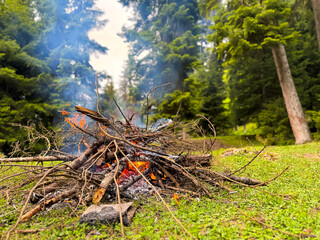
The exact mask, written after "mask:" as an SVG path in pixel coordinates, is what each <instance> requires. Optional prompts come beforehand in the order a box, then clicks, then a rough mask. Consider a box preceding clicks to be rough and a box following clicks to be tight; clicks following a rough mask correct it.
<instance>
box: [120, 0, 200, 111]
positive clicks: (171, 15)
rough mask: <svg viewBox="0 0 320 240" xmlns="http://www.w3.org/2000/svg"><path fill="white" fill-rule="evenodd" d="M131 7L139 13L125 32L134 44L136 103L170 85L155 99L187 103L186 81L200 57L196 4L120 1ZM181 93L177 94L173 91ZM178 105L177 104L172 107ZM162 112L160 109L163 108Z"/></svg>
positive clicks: (188, 1)
mask: <svg viewBox="0 0 320 240" xmlns="http://www.w3.org/2000/svg"><path fill="white" fill-rule="evenodd" d="M121 2H122V3H123V4H124V5H131V6H133V7H134V8H135V10H136V11H135V12H136V16H135V17H136V25H135V27H134V28H133V29H126V32H125V34H124V36H125V37H126V38H127V40H128V41H130V42H132V43H133V45H132V49H131V55H130V57H131V60H132V61H131V68H130V69H131V73H130V74H129V75H130V76H131V77H132V78H131V81H132V85H133V86H134V87H135V88H136V91H134V92H135V94H136V99H137V100H142V99H144V98H145V96H146V93H148V92H149V91H150V90H151V89H152V88H154V87H156V86H159V85H162V84H165V83H167V82H171V85H170V86H167V87H165V88H161V89H158V90H157V91H156V92H155V93H154V96H155V98H156V99H158V100H160V102H161V98H163V97H164V95H165V94H166V93H168V92H169V93H172V94H173V95H172V96H169V95H167V96H166V100H165V101H170V100H169V99H175V98H179V99H185V100H186V98H185V97H182V95H185V94H189V95H190V96H191V95H192V94H191V93H185V92H186V89H185V86H186V85H188V84H185V83H184V81H185V79H187V78H188V74H189V73H191V72H192V71H193V69H192V68H193V67H194V66H195V65H196V62H197V57H198V54H199V50H200V48H199V46H198V42H199V39H200V35H199V33H200V32H201V30H200V28H199V26H198V25H197V21H198V20H199V10H198V5H197V1H194V0H181V1H164V0H162V1H144V0H141V1H124V0H123V1H121ZM176 90H177V91H179V92H175V93H173V92H174V91H176ZM173 105H176V104H173ZM160 109H161V107H160Z"/></svg>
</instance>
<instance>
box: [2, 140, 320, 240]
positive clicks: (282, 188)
mask: <svg viewBox="0 0 320 240" xmlns="http://www.w3.org/2000/svg"><path fill="white" fill-rule="evenodd" d="M260 148H261V146H256V150H259V149H260ZM224 151H225V150H224V149H222V150H219V151H215V152H213V154H214V156H215V160H214V162H215V165H214V166H213V168H214V169H216V170H217V171H225V169H226V168H231V169H237V168H239V167H241V166H243V165H244V164H246V163H247V162H248V161H249V160H250V159H251V158H252V157H253V156H254V153H253V151H254V148H253V147H246V151H243V152H241V153H238V154H235V155H232V156H228V157H221V154H222V153H223V152H224ZM218 162H219V163H220V164H218ZM288 165H290V168H289V169H288V170H287V171H286V172H285V173H284V174H283V175H282V176H281V177H280V178H278V179H277V180H275V181H273V182H271V183H270V184H269V185H268V186H264V187H260V189H262V190H264V191H268V192H271V193H273V194H287V195H291V197H288V196H287V197H281V196H277V195H271V194H268V193H265V192H262V191H258V190H255V189H252V188H243V187H235V186H234V185H230V184H228V185H229V187H231V188H233V189H234V190H235V191H234V193H232V194H229V193H228V192H226V191H223V190H220V191H217V192H216V194H215V195H214V198H213V199H207V198H205V197H203V198H201V199H197V198H192V197H190V196H187V195H183V194H179V193H178V195H179V204H176V203H175V201H174V200H173V199H172V198H171V197H170V196H169V197H167V202H168V203H169V205H170V206H171V208H172V210H173V212H174V214H175V215H176V216H177V217H178V218H179V219H180V221H181V222H182V223H183V224H184V226H185V227H186V228H187V229H188V230H189V231H190V233H191V234H192V235H193V236H195V237H196V238H199V239H295V238H294V237H291V236H288V235H285V234H283V233H281V232H279V231H277V230H273V231H271V230H270V229H268V228H265V227H263V226H261V225H260V224H258V223H257V222H255V221H251V220H250V219H249V218H248V217H246V216H244V215H243V214H242V213H240V212H239V211H238V210H237V207H236V205H237V206H239V208H240V209H241V211H243V212H244V213H246V214H247V215H249V216H251V217H255V218H257V219H259V220H260V221H263V222H264V223H265V224H268V225H272V226H273V227H275V228H278V229H281V230H283V231H288V232H291V233H292V234H296V235H299V234H300V233H305V234H306V231H307V229H309V230H308V231H310V234H311V235H315V236H317V237H318V238H320V144H319V142H313V143H309V144H305V145H292V146H270V147H268V148H267V149H266V150H265V151H264V152H263V153H262V154H261V156H259V157H258V158H257V159H256V160H255V161H254V162H253V163H252V164H250V165H249V166H248V167H247V169H246V171H244V172H243V173H242V174H241V176H247V177H252V178H257V179H260V180H263V181H265V180H268V179H270V178H272V177H274V176H276V175H277V174H278V173H279V172H281V171H282V170H283V169H284V168H285V167H286V166H288ZM136 204H137V205H139V206H140V208H139V209H138V211H137V213H136V215H135V217H134V220H133V223H132V224H131V226H129V227H125V235H126V237H125V239H188V237H187V236H185V235H184V233H183V232H182V230H181V229H180V227H179V226H178V224H177V223H176V222H175V221H174V220H173V219H172V217H171V215H170V213H169V212H168V211H166V209H165V207H164V206H163V205H162V204H161V203H160V202H159V201H156V199H155V198H149V199H144V200H140V201H137V202H136ZM0 206H1V214H3V213H6V212H7V211H5V210H3V209H5V208H7V209H8V210H11V211H12V210H14V209H13V207H9V206H6V200H5V199H1V200H0ZM83 210H84V209H82V210H80V211H79V212H78V213H77V214H80V213H81V212H82V211H83ZM17 215H18V214H17V213H16V212H13V213H11V214H7V215H5V216H3V215H2V216H0V236H1V235H3V234H5V232H6V231H7V230H8V228H9V227H10V226H12V224H14V222H15V220H16V218H17ZM78 220H79V217H78V216H76V215H75V213H72V211H70V209H61V210H55V211H49V212H45V213H42V214H40V215H38V216H36V217H34V218H33V219H32V221H30V222H28V223H23V224H21V225H19V227H18V229H30V228H31V229H45V231H42V232H40V233H37V234H33V235H21V234H20V235H18V236H17V238H18V239H85V238H86V237H87V239H121V233H120V225H119V224H117V225H116V226H94V227H91V226H86V225H80V224H78ZM15 237H16V236H15V234H13V235H12V239H14V238H15Z"/></svg>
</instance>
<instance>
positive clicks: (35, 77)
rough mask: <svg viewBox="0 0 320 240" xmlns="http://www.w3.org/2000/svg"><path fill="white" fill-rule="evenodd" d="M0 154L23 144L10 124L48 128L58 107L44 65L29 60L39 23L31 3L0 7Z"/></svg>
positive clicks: (9, 3)
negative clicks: (19, 142)
mask: <svg viewBox="0 0 320 240" xmlns="http://www.w3.org/2000/svg"><path fill="white" fill-rule="evenodd" d="M0 7H1V8H0V9H1V10H0V29H1V32H0V151H2V152H5V153H8V152H10V150H11V144H12V143H13V142H15V141H17V140H20V141H24V140H26V134H25V132H24V131H23V130H22V129H20V128H18V127H16V126H14V125H13V124H21V125H27V124H37V123H39V122H42V123H43V124H44V125H45V126H47V127H48V126H50V123H51V122H52V119H53V114H54V111H55V110H57V108H58V103H57V102H56V99H55V98H54V96H52V95H51V90H52V88H51V85H52V83H53V78H52V77H51V75H50V74H49V72H50V70H49V67H48V66H47V64H46V63H45V61H42V60H40V59H38V58H36V57H34V56H33V51H32V49H33V46H34V45H36V42H37V41H38V40H39V39H38V35H39V33H40V31H41V27H42V22H41V21H39V20H36V17H37V16H36V12H35V8H34V5H33V3H30V2H28V1H2V2H1V3H0Z"/></svg>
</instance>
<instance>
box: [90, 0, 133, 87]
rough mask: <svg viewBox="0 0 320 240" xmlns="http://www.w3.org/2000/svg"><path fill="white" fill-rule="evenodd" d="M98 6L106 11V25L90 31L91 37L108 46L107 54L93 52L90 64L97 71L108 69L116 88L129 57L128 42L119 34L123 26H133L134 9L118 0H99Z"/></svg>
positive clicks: (104, 17)
mask: <svg viewBox="0 0 320 240" xmlns="http://www.w3.org/2000/svg"><path fill="white" fill-rule="evenodd" d="M96 4H97V7H98V8H99V9H100V10H102V11H103V12H104V15H103V16H102V19H107V20H108V22H107V24H106V26H105V27H103V28H101V29H94V30H92V31H90V32H89V37H90V38H91V39H94V40H96V41H97V42H98V43H100V44H101V45H103V46H105V47H107V48H108V52H107V54H106V55H102V54H92V55H91V56H90V64H91V65H92V66H93V68H94V70H96V71H106V73H107V74H108V75H110V76H111V77H112V79H113V83H114V85H115V88H117V87H118V86H119V81H120V77H121V73H122V71H123V67H124V64H125V61H126V60H127V58H128V50H129V49H128V44H127V43H125V42H124V39H122V38H121V37H119V36H118V35H117V34H118V33H121V29H122V27H123V26H131V25H132V22H130V21H129V18H130V17H131V16H132V15H133V13H132V10H131V9H128V8H124V7H122V5H121V4H120V3H118V0H97V1H96Z"/></svg>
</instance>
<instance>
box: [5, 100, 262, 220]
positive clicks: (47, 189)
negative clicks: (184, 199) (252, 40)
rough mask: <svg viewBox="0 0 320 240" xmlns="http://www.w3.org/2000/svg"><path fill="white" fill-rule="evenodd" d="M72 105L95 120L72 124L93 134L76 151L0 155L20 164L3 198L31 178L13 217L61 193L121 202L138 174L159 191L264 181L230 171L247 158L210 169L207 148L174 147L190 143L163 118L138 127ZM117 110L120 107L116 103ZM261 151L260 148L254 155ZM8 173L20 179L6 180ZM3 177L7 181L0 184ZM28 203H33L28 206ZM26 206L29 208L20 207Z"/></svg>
mask: <svg viewBox="0 0 320 240" xmlns="http://www.w3.org/2000/svg"><path fill="white" fill-rule="evenodd" d="M75 110H76V111H77V112H79V113H82V114H84V115H86V116H88V117H89V118H91V119H92V120H93V121H92V123H91V125H94V124H95V125H96V128H95V131H92V130H88V128H81V127H79V126H77V125H76V124H75V125H74V127H75V128H76V129H78V130H79V131H81V132H82V133H83V134H84V135H86V136H89V137H90V138H91V139H93V141H92V143H91V144H90V145H88V144H87V146H88V148H87V149H86V150H85V151H84V152H83V153H82V154H80V155H79V156H73V155H70V156H65V155H58V156H42V157H30V158H11V159H10V158H2V159H0V163H1V167H2V168H3V167H7V168H12V167H17V166H18V167H20V168H23V169H24V170H25V171H23V172H15V173H14V174H12V175H10V176H7V177H5V178H2V179H1V180H0V191H1V192H2V194H5V196H7V198H8V201H9V199H10V198H11V197H10V196H11V195H14V194H16V193H17V192H18V191H19V189H22V188H24V187H25V186H27V185H30V184H31V183H34V185H33V187H32V188H31V189H29V190H28V192H29V193H28V196H27V197H26V199H25V203H24V205H23V207H22V209H21V214H20V217H19V219H18V221H17V223H18V222H20V221H27V220H29V219H30V218H31V217H32V216H34V215H35V214H37V213H39V212H40V211H42V210H44V209H46V208H48V207H50V206H51V205H53V204H55V203H57V202H60V201H63V200H66V199H76V202H77V205H76V206H79V205H80V204H82V205H83V204H84V205H89V204H92V203H94V204H98V203H100V202H101V201H103V199H105V200H106V199H109V200H110V199H113V200H114V199H118V201H119V203H120V198H123V197H134V196H130V195H128V194H126V193H125V192H126V190H127V189H128V188H130V187H131V186H133V185H134V184H136V183H137V182H138V181H142V180H143V181H145V182H146V183H147V184H148V185H149V186H151V188H152V190H153V193H154V194H156V195H158V196H159V197H160V194H159V189H162V191H161V192H165V190H166V191H170V190H172V191H180V192H184V193H189V194H191V195H194V196H202V195H206V196H208V197H211V196H212V195H213V194H214V192H215V191H216V189H217V188H221V189H224V190H227V191H230V192H232V191H233V190H232V189H231V188H230V186H229V185H226V184H224V182H225V181H229V182H232V183H234V184H238V185H242V186H252V185H254V186H261V185H265V184H266V183H264V182H261V181H259V180H255V179H250V178H245V177H238V176H235V175H234V174H235V173H237V172H239V171H241V170H242V169H244V168H245V167H246V166H247V165H248V164H250V163H248V164H247V165H246V166H243V167H242V168H241V169H238V170H236V171H234V172H232V173H228V174H226V173H219V172H216V171H214V170H212V167H211V162H212V156H211V155H210V154H201V155H192V154H190V153H188V152H173V151H172V149H174V148H175V146H177V149H178V146H180V147H181V146H182V145H183V144H185V149H188V146H190V143H185V142H183V141H182V140H180V139H178V138H177V137H176V134H175V130H174V127H173V125H174V123H173V122H170V121H169V122H165V123H163V124H162V125H161V124H160V125H158V126H157V127H152V126H151V127H148V126H146V127H144V128H139V127H136V126H134V125H133V124H132V122H131V120H132V117H130V118H127V117H126V116H124V115H123V117H124V119H125V121H124V122H120V121H114V120H113V119H111V118H106V117H104V116H103V115H102V114H100V113H99V112H97V111H93V110H90V109H87V108H84V107H81V106H76V107H75ZM119 110H120V111H121V109H120V108H119ZM121 113H122V111H121ZM209 124H211V123H210V122H209ZM213 143H214V141H212V144H213ZM188 144H189V145H188ZM179 149H181V148H179ZM260 153H261V151H260V152H259V153H257V156H258V155H259V154H260ZM257 156H255V157H254V158H253V159H252V160H251V161H250V162H252V161H253V160H254V159H255V158H256V157H257ZM45 161H49V162H51V164H52V166H47V165H39V164H37V165H35V164H31V165H30V164H25V165H23V164H22V162H37V163H43V162H45ZM55 161H56V162H55ZM57 161H60V162H57ZM23 176H24V177H23ZM12 178H17V179H19V181H12V182H11V183H8V180H9V179H12ZM5 182H6V185H3V184H4V183H5ZM29 203H32V204H33V205H32V206H30V207H28V206H29ZM27 208H28V209H29V211H27V212H26V213H25V211H26V210H27Z"/></svg>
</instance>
